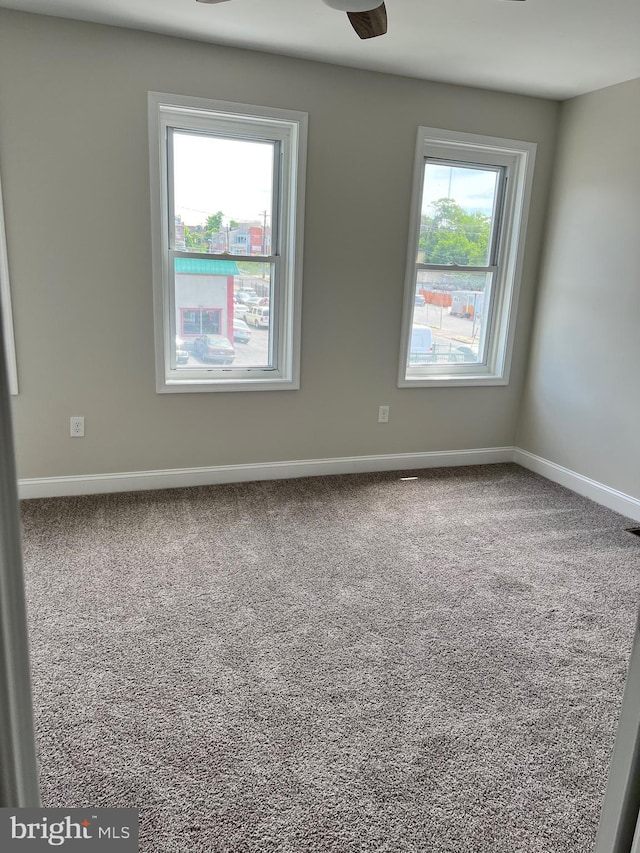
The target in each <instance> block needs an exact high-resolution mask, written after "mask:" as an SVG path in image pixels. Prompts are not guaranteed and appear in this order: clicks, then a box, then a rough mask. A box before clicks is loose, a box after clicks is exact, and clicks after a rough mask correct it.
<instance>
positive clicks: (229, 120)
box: [148, 92, 308, 393]
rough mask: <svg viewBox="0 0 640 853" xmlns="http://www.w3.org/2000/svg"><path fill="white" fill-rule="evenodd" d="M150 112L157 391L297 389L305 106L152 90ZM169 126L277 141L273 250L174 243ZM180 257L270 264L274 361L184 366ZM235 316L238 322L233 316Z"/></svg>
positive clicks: (304, 172)
mask: <svg viewBox="0 0 640 853" xmlns="http://www.w3.org/2000/svg"><path fill="white" fill-rule="evenodd" d="M148 119H149V160H150V181H151V217H152V253H153V293H154V328H155V363H156V390H157V392H158V393H174V392H200V391H205V392H206V391H250V390H260V391H268V390H297V389H298V388H299V387H300V326H301V292H302V248H303V247H302V239H303V233H304V195H305V175H306V151H307V125H308V115H307V113H304V112H299V111H295V110H283V109H279V108H275V107H262V106H254V105H250V104H240V103H232V102H228V101H218V100H210V99H208V98H195V97H190V96H184V95H174V94H167V93H161V92H149V93H148ZM171 128H175V129H176V130H177V131H185V132H187V133H189V132H193V133H199V132H200V133H205V134H213V135H215V136H229V137H232V138H233V137H235V138H238V139H255V140H256V141H269V142H273V143H274V197H273V213H274V216H273V220H272V223H271V241H272V244H271V247H270V254H269V255H268V256H267V255H262V254H260V255H238V254H235V253H233V254H232V253H226V252H225V253H214V254H210V253H207V252H197V253H193V252H184V251H181V250H179V249H177V248H176V246H175V236H174V235H175V232H174V229H173V227H172V224H173V223H172V222H170V211H172V210H173V200H172V198H171V194H172V187H171V182H170V176H171V174H172V169H173V162H172V159H171V153H170V150H171V136H172V134H171V131H170V129H171ZM276 158H277V159H276ZM176 257H190V258H193V257H197V258H201V259H214V260H232V261H236V262H237V261H240V262H243V261H248V262H252V263H265V264H267V263H268V264H270V268H271V272H272V283H271V286H272V293H273V297H274V298H273V299H272V302H271V312H272V315H271V316H272V324H271V328H270V346H269V353H270V360H271V361H272V366H269V367H252V366H248V367H242V366H236V365H233V366H228V367H224V368H222V367H215V366H211V367H209V366H207V368H197V369H185V368H183V367H180V368H179V369H178V366H177V365H176V364H172V354H173V350H172V344H171V342H172V341H175V338H176V335H178V336H181V335H180V332H179V331H177V330H176V328H175V326H176V317H175V286H174V272H173V269H174V267H173V263H174V260H173V259H174V258H176ZM229 322H230V323H232V322H233V317H231V318H230V320H229Z"/></svg>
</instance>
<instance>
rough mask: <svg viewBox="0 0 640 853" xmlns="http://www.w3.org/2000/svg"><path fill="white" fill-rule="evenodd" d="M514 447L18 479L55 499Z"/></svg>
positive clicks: (22, 488)
mask: <svg viewBox="0 0 640 853" xmlns="http://www.w3.org/2000/svg"><path fill="white" fill-rule="evenodd" d="M514 450H515V448H513V447H487V448H479V449H477V450H441V451H434V452H431V453H394V454H389V455H384V456H345V457H338V458H335V459H303V460H298V461H295V460H294V461H289V462H259V463H256V464H249V465H218V466H214V467H209V468H174V469H170V470H166V471H129V472H126V473H119V474H94V475H80V476H77V477H35V478H32V479H23V480H19V481H18V495H19V497H20V498H21V499H26V498H52V497H62V496H65V495H96V494H104V493H105V492H136V491H142V490H145V489H171V488H176V487H181V486H210V485H215V484H217V483H246V482H249V481H251V480H285V479H288V478H291V477H314V476H319V475H322V474H358V473H366V472H368V471H406V470H410V469H413V468H446V467H449V466H458V465H491V464H495V463H497V462H513V454H514Z"/></svg>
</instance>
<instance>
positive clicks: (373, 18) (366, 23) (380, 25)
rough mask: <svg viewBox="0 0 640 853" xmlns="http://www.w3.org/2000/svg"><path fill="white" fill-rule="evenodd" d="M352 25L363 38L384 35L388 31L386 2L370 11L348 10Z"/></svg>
mask: <svg viewBox="0 0 640 853" xmlns="http://www.w3.org/2000/svg"><path fill="white" fill-rule="evenodd" d="M347 15H348V16H349V20H350V21H351V26H352V27H353V29H354V30H355V31H356V32H357V33H358V35H359V36H360V38H361V39H371V38H375V36H383V35H384V34H385V33H386V31H387V10H386V8H385V5H384V3H381V4H380V6H377V7H376V8H375V9H369V11H368V12H347Z"/></svg>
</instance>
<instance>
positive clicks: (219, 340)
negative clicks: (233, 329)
mask: <svg viewBox="0 0 640 853" xmlns="http://www.w3.org/2000/svg"><path fill="white" fill-rule="evenodd" d="M193 352H194V354H195V355H197V356H198V358H200V359H201V360H202V361H215V362H217V363H218V364H232V363H233V359H234V358H235V355H236V351H235V349H234V348H233V344H232V343H231V342H230V341H229V340H228V338H225V337H224V335H202V337H200V338H196V339H195V341H194V342H193Z"/></svg>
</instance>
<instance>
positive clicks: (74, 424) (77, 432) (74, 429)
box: [71, 417, 84, 438]
mask: <svg viewBox="0 0 640 853" xmlns="http://www.w3.org/2000/svg"><path fill="white" fill-rule="evenodd" d="M83 437H84V418H80V417H76V418H71V438H83Z"/></svg>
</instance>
